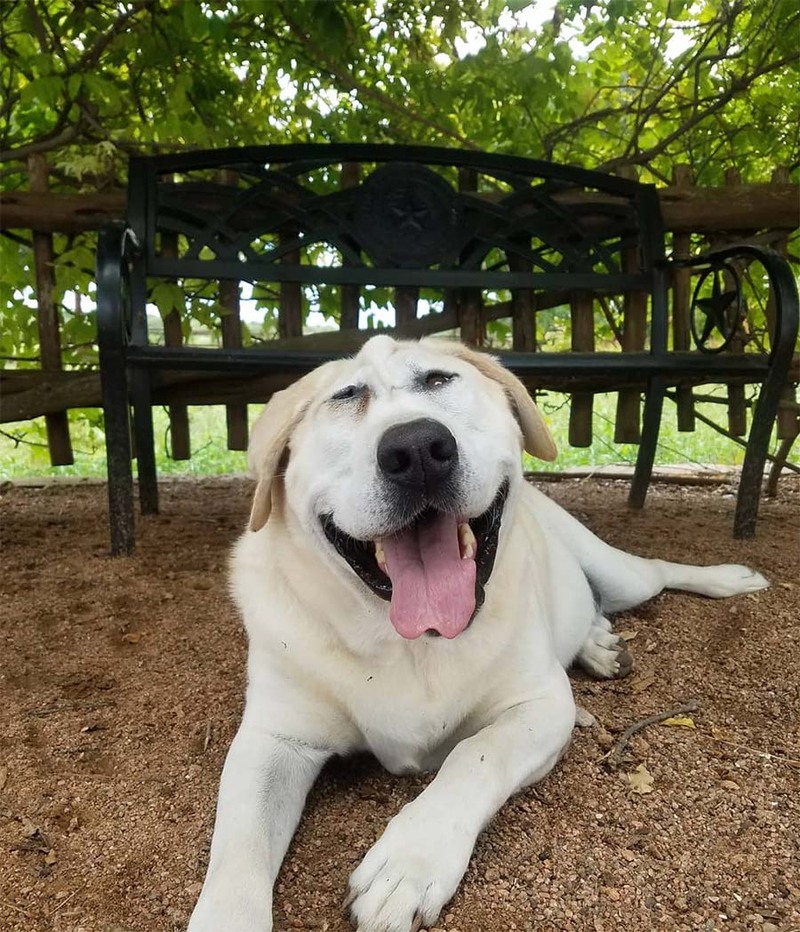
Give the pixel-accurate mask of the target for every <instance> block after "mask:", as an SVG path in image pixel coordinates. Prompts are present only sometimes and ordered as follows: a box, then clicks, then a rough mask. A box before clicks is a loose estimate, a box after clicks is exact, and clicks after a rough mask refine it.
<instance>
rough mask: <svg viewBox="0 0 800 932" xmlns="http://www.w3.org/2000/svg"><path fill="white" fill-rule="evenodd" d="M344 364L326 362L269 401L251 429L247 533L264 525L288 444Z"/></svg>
mask: <svg viewBox="0 0 800 932" xmlns="http://www.w3.org/2000/svg"><path fill="white" fill-rule="evenodd" d="M346 363H347V360H335V361H334V362H328V363H325V364H324V365H322V366H320V367H319V368H318V369H315V370H314V371H313V372H310V373H309V374H308V375H305V376H303V378H302V379H299V380H298V381H297V382H295V383H294V384H293V385H290V386H289V388H286V389H284V390H283V391H281V392H276V393H275V394H274V395H273V396H272V398H270V400H269V402H268V403H267V405H266V407H265V408H264V410H263V411H262V412H261V414H260V415H259V418H258V420H257V421H256V423H255V424H254V425H253V432H252V435H251V437H250V447H249V449H248V454H247V463H248V467H249V469H250V472H251V474H252V475H253V476H254V477H255V478H256V479H257V480H258V481H257V485H256V490H255V494H254V495H253V505H252V508H251V511H250V530H251V531H259V530H261V528H262V527H264V525H265V524H266V523H267V520H268V519H269V516H270V512H271V511H272V506H273V500H274V499H275V498H276V497H277V495H279V494H280V489H279V483H280V482H281V479H282V473H283V471H284V469H285V466H286V462H287V461H288V457H289V443H290V440H291V437H292V434H293V433H294V431H295V430H296V429H297V426H298V424H299V423H300V422H301V421H302V419H303V418H304V417H305V415H306V413H307V411H308V409H309V408H310V407H311V404H312V403H313V401H314V400H315V398H317V397H318V396H319V394H320V392H321V391H322V390H323V389H324V387H325V386H326V385H328V384H330V383H331V382H332V381H333V379H334V378H335V377H336V375H337V373H338V372H339V371H340V370H341V367H342V366H343V365H345V364H346Z"/></svg>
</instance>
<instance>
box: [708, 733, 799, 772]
mask: <svg viewBox="0 0 800 932" xmlns="http://www.w3.org/2000/svg"><path fill="white" fill-rule="evenodd" d="M701 737H703V738H708V740H709V741H718V742H719V743H720V744H727V745H729V746H730V747H732V748H736V750H737V751H744V752H745V753H747V754H754V755H755V756H756V757H763V758H765V759H766V760H775V761H780V763H782V764H789V765H790V766H792V767H800V760H798V759H797V758H795V757H786V755H784V754H773V753H772V751H759V750H758V748H751V747H749V746H748V745H746V744H739V743H738V742H736V741H728V740H727V739H726V738H717V737H716V735H704V734H702V732H701Z"/></svg>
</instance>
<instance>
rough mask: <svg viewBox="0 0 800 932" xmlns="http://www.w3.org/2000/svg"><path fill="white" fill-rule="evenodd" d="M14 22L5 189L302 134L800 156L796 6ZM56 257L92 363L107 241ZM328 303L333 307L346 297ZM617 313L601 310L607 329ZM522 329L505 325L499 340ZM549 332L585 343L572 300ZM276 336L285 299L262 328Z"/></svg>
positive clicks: (5, 310) (10, 20) (74, 359)
mask: <svg viewBox="0 0 800 932" xmlns="http://www.w3.org/2000/svg"><path fill="white" fill-rule="evenodd" d="M543 9H544V10H546V11H547V12H546V15H545V16H543V15H542V11H543ZM0 18H2V22H1V23H0V53H1V55H0V92H1V93H0V149H1V150H2V155H0V160H2V163H3V168H2V171H0V178H1V179H2V184H3V187H4V189H5V190H7V191H13V190H15V189H25V188H27V185H28V178H27V165H28V162H27V160H28V158H29V157H30V156H31V155H33V154H35V153H43V154H45V155H46V156H47V159H48V163H49V166H50V183H51V188H52V189H53V190H54V191H59V192H84V191H107V190H113V189H119V188H120V187H121V186H123V185H124V183H125V172H126V165H127V160H128V158H129V156H131V155H134V154H137V153H151V152H165V151H171V150H180V149H186V148H198V147H210V146H232V145H242V144H264V143H277V142H293V141H360V140H367V141H374V142H382V141H385V142H397V143H431V144H438V145H455V146H463V147H476V148H485V149H489V150H493V151H500V152H509V153H516V154H520V155H526V156H531V157H542V158H547V159H553V160H555V161H559V162H564V163H569V164H578V165H584V166H587V167H593V168H597V167H600V168H604V169H607V170H614V169H621V168H626V167H627V168H630V167H632V168H635V169H637V170H638V171H639V172H640V175H641V177H642V178H643V180H648V181H660V182H666V181H669V180H670V178H671V174H672V170H673V166H674V165H675V164H676V163H677V162H683V163H688V164H689V165H690V166H691V168H692V170H693V173H694V176H695V178H696V179H697V181H698V183H700V184H716V183H719V182H720V181H721V180H722V177H723V172H724V170H725V169H726V168H731V167H732V168H737V169H739V170H740V171H741V174H742V177H743V179H744V180H751V181H756V180H767V179H768V177H769V174H770V172H771V170H772V169H773V168H774V167H775V166H777V165H787V166H792V167H795V168H796V167H797V165H798V164H800V123H799V122H798V121H797V101H798V99H800V70H799V69H798V60H799V59H800V55H799V53H798V47H797V35H798V27H800V6H799V5H798V4H797V2H796V0H724V2H720V0H647V2H633V0H559V2H557V3H555V4H554V5H548V4H547V3H543V2H540V0H536V2H525V0H513V2H503V0H460V2H455V0H358V2H352V0H293V2H289V0H234V2H223V0H203V2H199V0H155V2H154V0H130V2H126V3H119V2H117V0H93V2H91V3H88V2H73V0H4V2H2V3H0ZM321 183H325V179H324V178H323V179H321ZM29 240H30V234H29V233H27V232H25V233H24V234H19V233H15V234H14V235H13V236H2V237H0V269H1V271H2V274H1V275H0V356H2V357H4V361H5V363H6V364H8V363H11V364H13V365H16V366H26V365H35V364H36V361H37V357H38V352H39V350H38V339H37V334H36V326H35V308H34V302H33V298H32V293H31V285H32V281H33V271H32V258H31V250H30V241H29ZM55 250H56V276H57V289H56V300H57V302H58V304H59V308H60V313H61V319H62V332H63V336H64V341H65V344H66V349H65V354H64V360H65V364H66V365H68V366H71V367H83V366H88V365H93V364H95V363H96V353H95V347H94V345H93V334H94V329H93V328H94V321H93V316H92V310H91V309H92V299H93V290H94V284H93V266H94V259H93V250H94V241H93V237H92V236H90V235H79V236H71V237H66V236H57V237H55ZM153 284H154V287H153V290H152V296H151V297H152V301H153V303H154V304H155V305H156V306H157V307H158V311H159V313H160V315H161V317H162V318H164V317H166V316H167V315H168V314H170V313H171V312H173V311H174V310H178V311H179V313H180V316H181V323H182V328H183V332H184V335H188V334H189V333H190V331H196V330H197V329H198V328H203V329H204V330H207V329H208V328H209V327H210V326H211V325H212V324H215V323H216V321H217V319H218V314H219V307H218V306H217V304H216V299H215V298H214V296H213V295H209V294H208V293H204V292H203V289H202V288H201V287H200V286H199V285H198V284H197V283H194V284H193V283H184V284H185V286H186V291H187V294H186V295H184V294H183V293H182V292H181V290H180V289H179V288H178V287H177V286H176V285H175V284H171V283H167V282H161V283H153ZM76 295H77V296H78V297H76ZM316 297H317V303H318V306H319V310H320V311H322V313H323V314H326V315H329V316H332V317H334V318H335V317H336V314H337V313H338V311H337V306H338V305H337V303H336V301H335V295H334V293H333V292H326V293H323V294H320V295H317V296H316ZM372 297H373V298H374V299H375V301H376V302H377V303H379V304H380V303H381V302H384V301H385V300H386V295H385V294H383V293H381V292H380V291H376V292H375V293H374V295H372ZM254 298H255V300H256V301H257V302H258V303H263V304H265V305H269V303H270V302H269V298H270V296H269V295H268V294H266V293H264V294H259V293H258V292H256V294H255V295H254ZM614 313H615V311H614V309H613V308H611V309H610V316H609V315H606V317H604V318H598V324H599V325H600V326H601V327H606V330H607V334H606V336H608V337H609V338H610V337H611V336H612V335H613V334H612V329H611V327H610V325H609V321H611V320H613V315H614ZM373 323H374V321H373ZM507 329H508V328H507V324H505V323H504V322H502V321H498V322H496V323H494V324H492V327H491V333H490V337H491V340H492V342H493V343H494V344H495V345H500V344H502V343H503V342H505V341H506V340H507V338H508V333H507ZM539 330H540V332H543V333H546V334H550V335H553V336H557V337H558V338H559V339H566V340H568V339H569V319H568V315H567V314H566V313H565V309H563V308H561V309H554V310H552V311H548V312H545V313H544V314H542V315H541V316H540V318H539ZM275 333H276V321H275V317H274V314H272V313H271V312H270V311H268V312H267V313H266V316H265V319H264V322H263V325H260V324H252V323H251V324H248V326H247V327H246V328H245V333H244V341H245V343H246V344H250V343H252V342H253V341H258V340H267V339H270V338H272V337H274V336H275ZM601 336H602V334H601Z"/></svg>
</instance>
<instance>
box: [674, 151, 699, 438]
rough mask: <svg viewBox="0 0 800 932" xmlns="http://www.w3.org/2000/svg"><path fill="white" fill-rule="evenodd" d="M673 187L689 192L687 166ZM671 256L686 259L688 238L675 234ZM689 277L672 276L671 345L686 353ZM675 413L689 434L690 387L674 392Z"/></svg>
mask: <svg viewBox="0 0 800 932" xmlns="http://www.w3.org/2000/svg"><path fill="white" fill-rule="evenodd" d="M672 183H673V185H674V186H675V187H677V188H688V187H692V186H693V184H694V181H693V178H692V170H691V168H690V166H688V165H676V166H675V168H674V169H673V172H672ZM672 254H673V256H674V257H675V258H676V259H688V258H689V257H690V255H691V235H690V234H689V233H674V234H673V236H672ZM691 284H692V275H691V272H690V271H689V269H688V268H686V269H682V268H676V269H675V270H674V271H673V273H672V345H673V349H675V350H678V351H680V350H688V349H689V348H690V346H691V330H690V319H689V314H690V302H691ZM675 400H676V405H677V410H678V430H680V431H684V432H691V431H693V430H694V428H695V420H694V397H693V392H692V387H691V385H679V386H678V387H677V389H676V391H675Z"/></svg>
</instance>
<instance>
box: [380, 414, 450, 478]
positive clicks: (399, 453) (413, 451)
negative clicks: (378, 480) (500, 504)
mask: <svg viewBox="0 0 800 932" xmlns="http://www.w3.org/2000/svg"><path fill="white" fill-rule="evenodd" d="M457 462H458V446H457V444H456V438H455V437H454V436H453V435H452V434H451V433H450V431H449V430H448V429H447V428H446V427H445V426H444V424H440V423H439V421H434V420H433V419H432V418H427V417H426V418H419V420H416V421H408V422H407V423H405V424H397V425H396V426H395V427H390V428H389V430H387V431H386V433H385V434H384V435H383V436H382V437H381V440H380V443H379V444H378V466H379V467H380V470H381V472H382V473H383V475H384V476H385V477H386V478H387V479H388V480H389V481H390V482H394V483H396V484H397V485H403V486H407V487H409V488H415V489H419V490H420V491H421V490H423V489H424V490H425V491H427V492H432V491H433V490H434V489H435V488H437V487H438V486H440V485H441V484H442V483H443V482H445V481H446V480H447V479H448V478H449V477H450V476H451V475H452V474H453V470H454V469H455V466H456V463H457Z"/></svg>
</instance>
